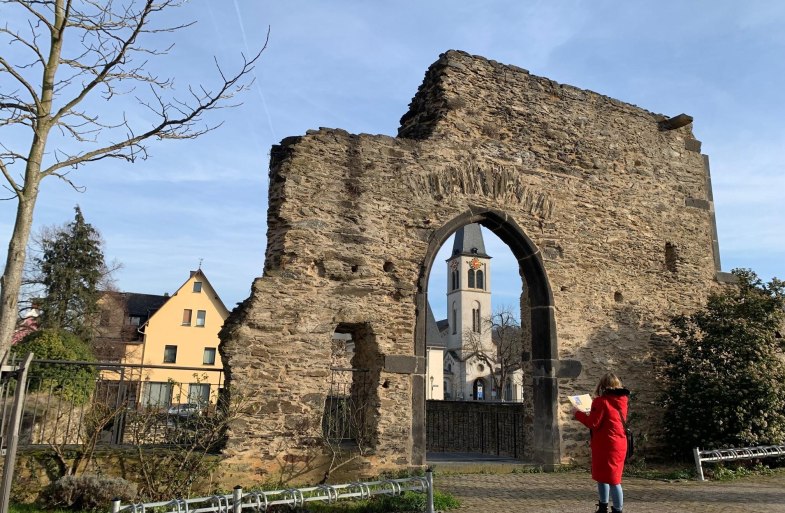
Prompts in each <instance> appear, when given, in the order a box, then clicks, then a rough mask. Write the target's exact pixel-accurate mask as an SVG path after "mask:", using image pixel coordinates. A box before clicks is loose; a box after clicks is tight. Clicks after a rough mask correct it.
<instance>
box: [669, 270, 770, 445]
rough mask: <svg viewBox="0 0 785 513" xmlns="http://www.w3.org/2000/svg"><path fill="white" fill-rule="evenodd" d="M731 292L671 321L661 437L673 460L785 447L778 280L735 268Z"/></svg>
mask: <svg viewBox="0 0 785 513" xmlns="http://www.w3.org/2000/svg"><path fill="white" fill-rule="evenodd" d="M733 274H735V275H736V277H737V284H736V286H729V287H725V288H724V289H723V290H722V291H720V292H719V293H715V294H712V295H711V296H710V297H709V299H708V302H707V304H706V307H705V308H704V309H703V310H700V311H698V312H696V313H694V314H692V315H683V316H678V317H675V318H674V319H673V321H672V330H671V331H672V334H673V335H674V338H675V346H674V350H673V352H672V353H671V354H670V355H668V357H667V358H666V364H667V365H666V370H665V375H666V378H667V389H666V392H665V395H664V399H665V406H666V410H665V418H664V420H665V422H664V432H665V439H666V442H667V443H668V444H669V447H670V449H671V450H672V451H673V453H674V454H676V455H680V456H682V457H685V456H687V455H689V454H691V452H692V449H693V448H694V447H700V448H705V449H713V448H723V447H742V446H753V445H761V444H782V443H785V358H783V357H784V356H785V355H783V349H785V344H784V343H783V339H782V338H781V333H782V328H783V323H784V322H785V282H782V281H780V280H777V279H776V278H774V279H772V280H771V282H769V283H768V284H764V283H763V282H762V281H761V280H760V279H759V278H758V276H757V275H756V274H755V273H754V272H752V271H750V270H746V269H736V270H734V271H733Z"/></svg>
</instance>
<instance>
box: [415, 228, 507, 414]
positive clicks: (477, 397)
mask: <svg viewBox="0 0 785 513" xmlns="http://www.w3.org/2000/svg"><path fill="white" fill-rule="evenodd" d="M453 240H454V242H453V248H452V253H451V255H450V258H449V259H447V319H444V320H441V321H438V322H436V320H435V318H434V315H433V312H432V311H431V309H430V306H429V308H428V329H427V335H426V349H427V353H428V383H429V385H430V387H429V390H428V394H427V399H444V400H458V401H500V400H504V401H521V400H522V397H521V395H522V394H521V389H522V387H521V386H520V383H521V378H522V376H521V374H522V372H521V370H520V368H517V369H515V370H513V371H512V372H510V373H509V376H508V377H507V378H506V379H505V381H506V383H505V384H504V385H503V390H497V386H496V384H495V382H496V381H498V376H497V379H496V380H494V375H493V374H494V372H497V371H498V364H497V363H496V362H497V361H498V358H497V356H498V350H499V349H498V347H497V345H496V344H497V341H496V340H495V338H494V336H493V329H492V327H493V326H492V323H491V322H490V319H491V316H492V315H493V311H492V307H491V266H490V264H491V256H490V255H488V254H487V253H486V251H485V243H484V241H483V237H482V231H481V229H480V225H479V224H468V225H466V226H463V227H461V228H459V229H458V230H457V231H456V232H455V237H454V239H453ZM439 384H441V387H439Z"/></svg>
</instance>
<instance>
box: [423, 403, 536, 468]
mask: <svg viewBox="0 0 785 513" xmlns="http://www.w3.org/2000/svg"><path fill="white" fill-rule="evenodd" d="M523 419H524V406H523V405H522V404H520V403H490V402H481V401H435V400H434V401H426V420H425V426H426V449H427V450H428V451H431V452H468V453H478V454H491V455H496V456H509V457H512V458H521V457H522V456H523V439H524V433H523V428H524V421H523Z"/></svg>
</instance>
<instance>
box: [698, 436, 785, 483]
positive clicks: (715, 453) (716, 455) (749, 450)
mask: <svg viewBox="0 0 785 513" xmlns="http://www.w3.org/2000/svg"><path fill="white" fill-rule="evenodd" d="M692 455H693V457H694V458H695V469H696V471H697V472H698V480H700V481H703V480H704V478H703V463H708V462H718V461H734V460H754V459H762V458H774V457H782V456H785V445H762V446H758V447H739V448H733V449H706V450H700V448H698V447H695V448H694V449H693V450H692Z"/></svg>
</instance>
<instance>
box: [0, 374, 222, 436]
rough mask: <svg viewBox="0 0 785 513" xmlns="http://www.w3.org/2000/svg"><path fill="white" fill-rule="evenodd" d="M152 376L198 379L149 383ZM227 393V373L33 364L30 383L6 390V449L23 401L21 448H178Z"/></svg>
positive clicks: (0, 422)
mask: <svg viewBox="0 0 785 513" xmlns="http://www.w3.org/2000/svg"><path fill="white" fill-rule="evenodd" d="M8 365H9V367H13V366H14V365H15V362H14V361H9V362H8ZM153 370H154V371H156V372H157V373H158V374H159V375H161V373H164V374H165V373H166V372H170V371H171V372H175V371H176V372H179V373H181V374H182V373H183V371H186V372H190V371H193V374H194V377H193V378H192V379H190V380H189V381H190V382H188V383H181V382H177V381H174V380H172V379H168V380H166V381H156V382H154V381H150V380H149V379H145V377H146V376H147V377H148V378H149V376H150V372H152V371H153ZM222 390H223V372H222V371H221V370H215V369H209V370H206V369H203V368H188V367H173V366H161V365H122V364H115V363H94V362H71V361H55V360H36V359H33V360H32V362H31V364H30V367H29V369H28V373H27V379H26V380H25V382H24V383H18V382H17V381H16V380H6V381H5V382H3V383H0V444H2V447H3V448H5V447H6V445H7V438H8V433H9V432H10V426H9V421H10V418H11V415H10V414H11V411H12V405H13V403H14V400H15V398H16V397H17V396H18V395H20V393H22V397H23V399H22V409H21V419H20V426H19V435H18V436H19V447H26V446H69V445H81V444H85V443H88V442H90V443H92V442H94V443H95V444H96V445H129V444H130V445H160V444H175V445H176V444H181V443H185V442H186V441H187V440H188V439H189V433H193V431H194V429H196V428H197V427H198V426H199V425H200V424H201V423H204V422H206V421H208V420H209V419H210V418H211V417H212V416H214V414H215V411H216V404H217V403H218V401H219V400H220V397H221V396H222Z"/></svg>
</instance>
